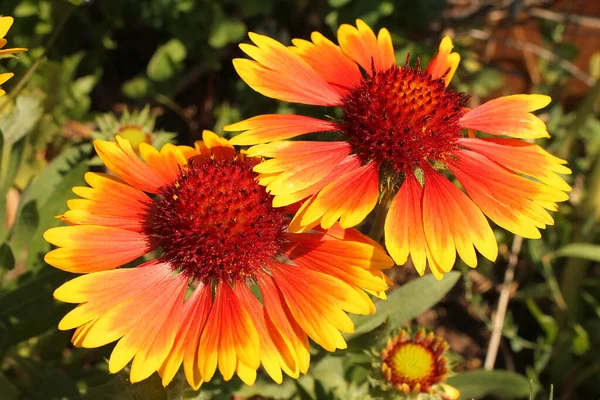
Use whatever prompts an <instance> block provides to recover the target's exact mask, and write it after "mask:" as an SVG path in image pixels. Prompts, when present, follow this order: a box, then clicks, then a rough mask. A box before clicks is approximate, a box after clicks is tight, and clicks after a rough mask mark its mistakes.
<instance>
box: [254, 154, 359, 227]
mask: <svg viewBox="0 0 600 400" xmlns="http://www.w3.org/2000/svg"><path fill="white" fill-rule="evenodd" d="M359 167H360V160H359V159H358V158H357V157H356V156H355V155H350V156H347V157H346V158H344V159H343V160H342V161H341V162H340V163H339V164H338V165H336V167H335V168H334V169H333V170H332V171H331V172H330V173H329V174H328V175H327V176H325V177H324V178H323V179H321V180H320V181H319V182H316V183H315V184H313V185H311V186H309V187H307V188H305V189H302V190H299V191H297V192H294V193H290V194H286V195H276V196H275V198H273V207H283V206H287V205H290V204H293V203H296V202H298V201H300V200H304V199H306V198H307V197H309V196H313V195H315V194H316V193H319V191H321V189H323V188H324V187H325V186H327V185H329V184H330V183H332V182H334V181H335V180H336V179H337V178H339V177H340V176H342V175H344V174H346V173H347V172H350V171H353V170H356V169H358V168H359ZM268 175H269V174H261V175H260V176H261V178H263V177H265V176H268ZM275 177H276V176H272V177H271V178H269V179H268V180H264V179H261V180H260V181H259V184H261V185H268V184H269V183H271V181H272V180H273V179H275ZM307 206H308V204H307ZM301 218H302V214H296V216H295V217H294V220H293V221H292V222H291V223H290V227H289V229H290V232H296V230H294V229H300V230H302V226H301V225H299V222H300V220H301Z"/></svg>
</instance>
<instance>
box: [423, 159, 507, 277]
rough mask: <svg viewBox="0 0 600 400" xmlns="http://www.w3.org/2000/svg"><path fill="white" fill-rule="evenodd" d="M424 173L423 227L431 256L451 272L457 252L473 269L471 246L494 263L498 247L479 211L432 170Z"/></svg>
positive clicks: (474, 258)
mask: <svg viewBox="0 0 600 400" xmlns="http://www.w3.org/2000/svg"><path fill="white" fill-rule="evenodd" d="M424 172H425V188H424V190H423V228H424V232H425V238H426V239H427V244H428V246H429V249H430V250H431V256H432V258H433V259H435V261H436V263H437V264H438V265H439V266H440V268H441V269H442V271H444V272H448V271H450V270H451V269H452V267H453V265H454V260H455V259H456V252H458V254H459V256H460V258H461V259H462V260H463V261H464V262H465V263H466V264H467V265H469V266H470V267H475V266H476V265H477V256H476V254H475V250H474V249H473V246H475V247H476V248H477V250H479V252H480V253H481V254H482V255H483V256H484V257H485V258H487V259H489V260H491V261H494V260H495V259H496V257H497V255H498V244H497V242H496V237H495V236H494V232H493V231H492V229H491V228H490V225H489V223H488V221H487V220H486V219H485V216H484V215H483V213H482V212H481V210H479V208H477V207H476V206H475V204H473V202H472V201H471V199H469V198H468V197H467V195H465V194H464V193H463V192H461V191H460V190H459V189H458V188H457V187H456V186H454V185H453V184H452V183H450V181H448V180H447V179H446V178H444V177H443V176H442V175H441V174H440V173H439V172H436V171H435V170H433V168H428V169H427V170H425V171H424Z"/></svg>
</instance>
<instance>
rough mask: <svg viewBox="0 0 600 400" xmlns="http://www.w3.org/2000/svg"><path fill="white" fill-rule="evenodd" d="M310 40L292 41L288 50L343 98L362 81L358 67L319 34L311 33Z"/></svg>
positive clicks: (338, 48)
mask: <svg viewBox="0 0 600 400" xmlns="http://www.w3.org/2000/svg"><path fill="white" fill-rule="evenodd" d="M310 38H311V40H312V41H308V40H304V39H293V40H292V43H293V44H294V46H293V47H291V48H290V49H291V50H292V51H293V52H295V53H296V54H298V55H299V56H300V57H302V58H303V59H304V60H305V61H306V62H307V63H308V64H310V66H311V67H312V68H313V69H314V70H315V71H317V72H318V73H319V75H321V76H322V77H323V79H325V80H326V81H327V82H328V83H329V84H331V86H332V87H333V88H334V89H335V90H337V91H338V93H339V94H340V96H345V95H346V94H347V93H348V90H349V89H351V88H353V87H354V86H356V85H358V84H359V83H360V82H361V81H362V74H361V73H360V69H359V68H358V65H356V63H355V62H354V61H353V60H352V59H351V58H349V57H347V56H346V55H345V54H344V53H343V52H342V50H341V49H340V47H339V46H337V45H335V44H334V43H333V42H332V41H331V40H329V39H327V38H326V37H325V36H323V35H322V34H320V33H319V32H313V33H312V34H311V36H310ZM384 39H385V38H382V40H384Z"/></svg>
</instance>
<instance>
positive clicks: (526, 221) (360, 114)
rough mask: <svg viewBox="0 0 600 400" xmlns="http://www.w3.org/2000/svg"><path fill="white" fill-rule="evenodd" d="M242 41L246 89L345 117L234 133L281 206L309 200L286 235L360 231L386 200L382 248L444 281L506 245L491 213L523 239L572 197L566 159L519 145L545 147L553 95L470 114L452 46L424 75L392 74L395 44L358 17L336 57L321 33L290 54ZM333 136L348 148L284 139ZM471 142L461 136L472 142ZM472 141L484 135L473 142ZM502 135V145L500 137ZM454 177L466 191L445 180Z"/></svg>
mask: <svg viewBox="0 0 600 400" xmlns="http://www.w3.org/2000/svg"><path fill="white" fill-rule="evenodd" d="M250 39H251V40H252V41H253V42H254V44H255V45H250V44H242V45H240V47H241V49H242V50H243V51H244V52H245V53H246V54H248V55H249V56H250V57H252V58H253V59H254V60H255V61H254V60H249V59H236V60H234V66H235V68H236V70H237V72H238V73H239V75H240V76H241V78H242V79H243V80H244V81H245V82H246V83H247V84H248V85H250V86H251V87H252V88H253V89H255V90H256V91H258V92H259V93H262V94H263V95H265V96H268V97H272V98H276V99H279V100H284V101H289V102H296V103H303V104H311V105H317V106H327V107H340V108H341V111H342V113H341V115H342V116H341V117H340V118H339V119H337V120H334V119H330V120H321V119H315V118H309V117H305V116H299V115H260V116H257V117H254V118H250V119H248V120H245V121H242V122H239V123H236V124H233V125H230V126H228V127H226V128H225V129H226V130H228V131H245V132H243V133H241V134H239V135H238V136H235V137H234V138H233V139H232V140H231V143H232V144H235V145H254V146H253V147H251V148H250V149H249V150H248V153H249V154H250V155H254V156H257V155H260V156H263V157H268V158H271V159H270V160H267V161H266V162H264V163H261V164H260V165H257V166H256V167H255V171H257V172H259V173H260V174H261V183H262V184H265V185H266V187H267V191H268V192H269V193H270V194H272V195H274V205H275V206H277V207H279V206H285V205H288V204H292V203H294V202H297V201H301V200H304V203H303V204H302V206H301V207H300V209H299V210H298V213H297V214H296V216H295V218H294V220H293V221H292V223H291V224H290V229H291V230H293V231H296V232H300V231H306V230H308V229H311V228H312V227H314V226H316V225H318V224H319V223H320V225H321V227H323V228H325V229H326V228H328V227H330V226H333V224H334V223H335V222H336V221H339V223H340V225H341V226H342V227H344V228H347V227H352V226H354V225H356V224H358V223H359V222H361V221H362V220H363V219H364V218H365V217H366V216H367V214H369V212H370V211H371V210H372V209H373V208H374V207H375V205H376V204H377V202H378V201H381V202H382V203H384V204H383V206H387V205H388V204H389V211H388V214H387V219H386V221H385V229H384V231H385V244H386V247H387V249H388V251H389V253H390V255H391V256H392V258H393V259H394V261H395V262H396V263H397V264H404V263H405V262H406V261H407V259H408V256H409V255H410V257H411V258H412V261H413V263H414V265H415V267H416V269H417V270H418V271H419V273H420V274H423V273H424V271H425V267H426V264H427V262H428V264H429V267H430V269H431V270H432V272H433V273H434V274H435V275H436V277H438V278H439V277H441V276H442V275H443V273H444V272H448V271H449V270H450V269H451V268H452V266H453V265H454V262H455V260H456V253H457V252H458V254H459V256H460V258H462V260H463V261H464V262H465V263H466V264H468V265H469V266H471V267H475V266H476V264H477V257H476V253H475V249H477V250H478V251H479V252H480V253H481V254H482V255H483V256H485V257H486V258H488V259H490V260H494V259H495V258H496V256H497V252H498V249H497V243H496V240H495V238H494V234H493V232H492V229H491V228H490V225H489V223H488V221H487V219H486V218H485V215H487V217H488V218H490V219H491V220H492V221H494V222H495V223H496V224H498V225H499V226H501V227H503V228H505V229H507V230H509V231H511V232H513V233H515V234H518V235H522V236H524V237H527V238H539V237H540V232H539V230H538V229H540V228H544V227H545V226H546V225H549V224H552V223H553V220H552V217H551V216H550V214H549V213H548V212H547V211H546V210H556V207H557V206H556V203H557V202H560V201H564V200H566V199H567V198H568V196H567V194H566V193H565V192H566V191H569V190H570V187H569V185H567V184H566V183H565V182H564V181H563V180H562V179H561V178H560V177H559V176H558V175H557V173H563V174H566V173H570V170H569V169H568V168H567V167H565V166H564V165H563V164H565V161H563V160H560V159H558V158H556V157H553V156H552V155H550V154H548V153H547V152H546V151H544V150H543V149H542V148H540V147H539V146H537V145H534V144H530V143H528V142H525V141H522V140H518V139H534V138H540V137H548V133H547V132H546V127H545V125H544V123H543V122H542V121H541V120H540V119H539V118H537V117H536V116H534V115H533V114H531V112H532V111H535V110H538V109H540V108H542V107H545V106H546V105H547V104H548V103H549V102H550V98H549V97H548V96H542V95H515V96H506V97H501V98H498V99H495V100H491V101H489V102H487V103H484V104H482V105H481V106H479V107H477V108H475V109H472V110H469V109H468V108H466V100H467V95H465V94H464V93H457V92H455V91H453V90H451V89H449V88H448V87H447V86H448V84H449V83H450V80H451V78H452V76H453V75H454V72H455V70H456V68H457V66H458V63H459V59H460V57H459V55H458V54H457V53H453V52H452V47H453V45H452V42H451V40H450V39H449V38H447V37H446V38H444V39H443V40H442V42H441V44H440V46H439V52H438V53H437V55H436V56H435V57H434V58H433V60H432V61H431V63H430V64H429V65H428V66H427V67H426V68H425V69H424V70H422V69H420V67H419V65H418V62H417V65H416V66H415V67H411V66H410V65H409V60H408V57H407V62H406V64H405V65H403V66H398V65H396V63H395V57H394V49H393V47H392V41H391V38H390V34H389V33H388V31H387V30H386V29H381V30H380V31H379V34H378V35H377V36H375V34H374V33H373V31H372V30H371V28H369V27H368V26H367V25H366V24H365V23H364V22H362V21H360V20H358V21H357V27H354V26H351V25H342V26H340V28H339V31H338V41H339V43H340V44H339V46H338V45H336V44H334V43H332V42H331V41H330V40H328V39H326V38H325V37H324V36H323V35H321V34H320V33H317V32H314V33H313V34H312V36H311V40H310V41H307V40H302V39H294V40H292V43H293V46H290V47H286V46H284V45H282V44H281V43H279V42H277V41H275V40H273V39H271V38H268V37H266V36H262V35H258V34H255V33H251V34H250ZM325 131H331V132H338V133H339V138H340V140H339V141H334V142H328V143H323V142H308V141H288V140H286V139H290V138H292V137H296V136H299V135H302V134H306V133H311V132H325ZM465 131H468V132H469V133H470V134H469V135H467V136H465V135H464V133H463V132H465ZM475 131H481V132H485V133H487V134H489V135H488V136H489V137H485V138H476V137H475V135H474V133H475ZM498 136H507V137H498ZM450 173H451V174H453V175H454V177H455V178H456V179H457V180H458V182H459V183H460V184H461V185H462V187H463V188H464V190H465V191H466V194H465V193H464V192H463V191H462V190H460V189H459V188H457V187H456V186H455V185H454V184H452V183H451V181H450V180H449V179H448V178H449V174H450Z"/></svg>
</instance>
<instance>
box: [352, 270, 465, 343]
mask: <svg viewBox="0 0 600 400" xmlns="http://www.w3.org/2000/svg"><path fill="white" fill-rule="evenodd" d="M458 278H460V272H457V271H451V272H449V273H447V274H446V275H445V276H444V279H442V280H441V281H438V280H436V279H435V277H434V276H433V275H426V276H424V277H421V278H418V279H415V280H413V281H410V282H408V283H407V284H406V285H404V286H401V287H400V288H398V289H396V290H395V291H393V292H392V293H391V294H390V295H389V296H388V299H387V300H385V301H379V302H377V305H376V306H377V312H376V313H375V314H371V315H367V316H357V317H354V327H355V329H354V332H353V333H351V334H350V335H347V339H348V340H351V339H352V338H354V337H357V336H359V335H361V334H363V333H366V332H370V331H372V330H373V329H375V328H377V327H378V326H379V325H381V324H382V323H383V322H384V321H385V320H386V319H389V323H390V325H391V326H392V327H398V326H401V325H402V324H404V323H405V322H407V321H410V320H411V319H413V318H415V317H417V316H419V315H421V314H422V313H423V312H425V311H427V310H428V309H430V308H431V307H432V306H434V305H435V304H436V303H438V302H439V301H440V300H441V299H442V298H443V297H444V296H445V295H446V293H448V292H449V291H450V289H452V288H453V287H454V285H455V284H456V282H457V281H458Z"/></svg>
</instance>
